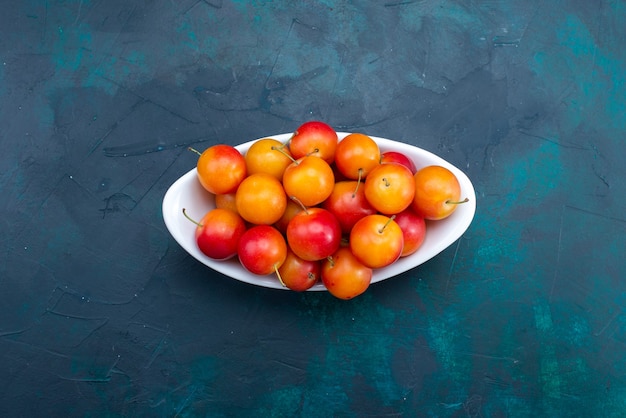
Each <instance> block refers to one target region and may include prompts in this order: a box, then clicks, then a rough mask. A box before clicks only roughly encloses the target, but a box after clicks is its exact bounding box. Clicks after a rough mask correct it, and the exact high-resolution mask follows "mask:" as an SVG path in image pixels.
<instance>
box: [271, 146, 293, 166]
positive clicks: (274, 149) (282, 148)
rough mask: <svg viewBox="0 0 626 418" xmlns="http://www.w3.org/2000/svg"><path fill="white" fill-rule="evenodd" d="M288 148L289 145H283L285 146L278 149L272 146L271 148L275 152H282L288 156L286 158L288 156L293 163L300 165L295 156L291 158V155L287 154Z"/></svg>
mask: <svg viewBox="0 0 626 418" xmlns="http://www.w3.org/2000/svg"><path fill="white" fill-rule="evenodd" d="M286 146H287V144H283V145H281V146H280V147H277V146H276V145H272V146H271V149H272V150H273V151H278V152H280V153H281V154H284V155H286V156H287V157H288V158H289V159H290V160H291V161H293V162H294V163H296V164H299V163H298V161H297V160H296V159H295V158H293V156H291V154H289V153H287V152H285V147H286Z"/></svg>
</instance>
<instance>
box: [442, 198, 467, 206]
mask: <svg viewBox="0 0 626 418" xmlns="http://www.w3.org/2000/svg"><path fill="white" fill-rule="evenodd" d="M467 202H469V198H467V197H466V198H465V199H463V200H461V201H459V202H456V201H454V200H446V205H460V204H463V203H467Z"/></svg>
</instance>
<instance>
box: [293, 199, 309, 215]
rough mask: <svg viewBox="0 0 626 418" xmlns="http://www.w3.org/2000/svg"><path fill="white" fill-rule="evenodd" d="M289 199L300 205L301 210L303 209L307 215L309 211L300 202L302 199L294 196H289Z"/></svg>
mask: <svg viewBox="0 0 626 418" xmlns="http://www.w3.org/2000/svg"><path fill="white" fill-rule="evenodd" d="M289 199H291V200H293V201H294V202H296V203H297V204H298V205H300V207H301V208H302V210H303V211H304V213H306V214H307V215H308V214H309V211H308V210H307V207H306V206H305V205H304V203H302V201H300V199H298V198H297V197H296V196H293V195H292V196H289Z"/></svg>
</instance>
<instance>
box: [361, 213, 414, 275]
mask: <svg viewBox="0 0 626 418" xmlns="http://www.w3.org/2000/svg"><path fill="white" fill-rule="evenodd" d="M349 242H350V250H351V251H352V253H353V254H354V256H355V257H356V258H357V259H358V260H359V261H360V262H361V263H363V264H364V265H366V266H367V267H370V268H373V269H376V268H382V267H386V266H388V265H390V264H392V263H393V262H394V261H396V260H397V259H398V258H400V254H402V248H403V246H404V237H403V235H402V230H401V229H400V226H398V224H397V223H396V222H395V221H394V220H393V219H391V218H390V217H388V216H385V215H380V214H374V215H368V216H366V217H364V218H362V219H361V220H359V221H358V222H357V223H356V224H355V225H354V227H352V231H350V241H349Z"/></svg>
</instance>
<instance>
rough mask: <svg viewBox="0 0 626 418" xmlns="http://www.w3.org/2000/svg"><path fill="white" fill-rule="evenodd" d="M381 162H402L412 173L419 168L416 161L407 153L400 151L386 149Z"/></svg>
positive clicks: (381, 156)
mask: <svg viewBox="0 0 626 418" xmlns="http://www.w3.org/2000/svg"><path fill="white" fill-rule="evenodd" d="M380 163H381V164H385V163H397V164H402V165H403V166H405V167H406V168H408V169H409V170H410V171H411V174H415V172H416V171H417V168H416V167H415V163H414V162H413V160H411V159H410V158H409V157H407V156H406V155H404V154H402V153H401V152H398V151H385V152H383V153H382V154H381V155H380Z"/></svg>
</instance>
